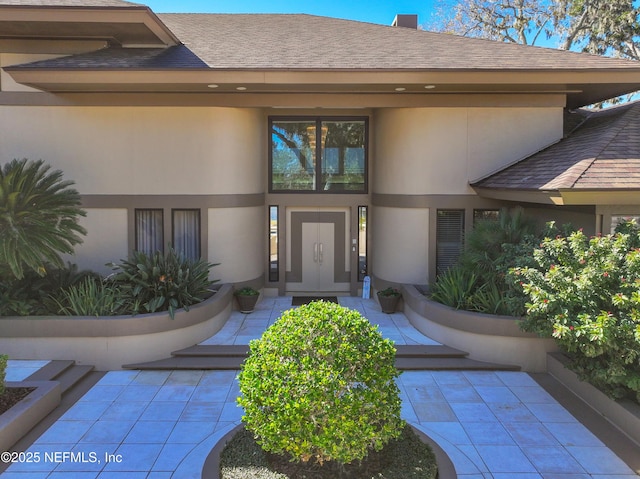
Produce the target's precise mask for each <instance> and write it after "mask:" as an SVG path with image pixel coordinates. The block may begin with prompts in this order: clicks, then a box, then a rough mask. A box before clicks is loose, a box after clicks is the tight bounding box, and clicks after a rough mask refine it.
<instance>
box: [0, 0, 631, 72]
mask: <svg viewBox="0 0 640 479" xmlns="http://www.w3.org/2000/svg"><path fill="white" fill-rule="evenodd" d="M0 1H7V0H0ZM10 1H11V0H10ZM50 1H52V0H50ZM58 1H87V2H89V1H91V2H95V1H105V2H108V1H116V0H58ZM158 17H159V18H160V19H161V20H162V22H163V23H164V24H165V25H166V26H167V27H168V28H169V29H170V30H171V31H172V32H173V33H175V34H176V36H177V37H178V38H179V39H180V40H181V41H182V42H183V44H184V46H185V47H186V48H187V49H188V50H189V51H190V52H191V53H190V54H189V55H186V50H184V49H176V52H178V53H180V55H181V56H184V55H186V56H189V57H190V58H191V65H193V66H194V67H199V68H203V67H205V68H206V67H208V68H213V69H241V70H260V69H268V70H274V69H275V70H282V69H285V70H289V69H302V70H314V69H319V70H328V69H331V70H341V69H343V70H352V71H353V70H373V71H376V70H414V71H415V70H441V69H444V70H450V71H451V70H453V71H455V70H464V71H469V70H489V71H497V70H501V69H511V70H518V69H521V70H525V71H530V70H536V69H543V70H544V69H553V70H556V69H565V70H572V69H576V70H589V69H596V68H606V67H611V68H638V67H639V65H638V63H636V62H631V61H629V60H623V59H615V58H603V57H600V56H595V55H587V54H583V53H575V52H567V51H561V50H554V49H548V48H537V47H530V46H523V45H515V44H507V43H499V42H493V41H488V40H481V39H473V38H466V37H459V36H455V35H450V34H443V33H433V32H426V31H420V30H413V29H410V28H399V27H391V26H384V25H376V24H370V23H363V22H356V21H351V20H341V19H335V18H328V17H319V16H312V15H304V14H190V13H184V14H183V13H176V14H158ZM94 55H95V58H93V59H92V56H94ZM149 55H156V56H157V57H156V59H155V60H154V61H153V62H152V63H151V64H150V63H149ZM149 55H141V54H140V52H139V51H137V50H135V49H134V50H129V49H127V50H125V51H111V52H109V51H102V52H98V53H95V54H85V55H79V56H77V57H71V58H67V59H65V60H57V59H54V60H49V61H45V62H40V63H34V64H31V65H29V67H40V68H48V67H50V68H57V67H63V68H74V67H78V68H82V67H84V66H87V65H91V66H94V67H98V68H110V67H112V68H113V67H115V68H118V67H121V66H126V67H128V68H149V66H150V65H152V66H153V67H154V68H163V67H164V68H173V67H175V66H176V64H175V59H176V56H177V53H175V52H172V53H170V54H168V55H160V54H159V52H149ZM196 58H197V59H199V60H196ZM182 60H183V59H181V60H180V61H182ZM74 62H75V63H74ZM163 62H164V63H163ZM179 63H180V62H179Z"/></svg>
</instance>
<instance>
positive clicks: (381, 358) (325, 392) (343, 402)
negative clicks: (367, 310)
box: [238, 301, 404, 464]
mask: <svg viewBox="0 0 640 479" xmlns="http://www.w3.org/2000/svg"><path fill="white" fill-rule="evenodd" d="M394 360H395V348H394V347H393V343H392V342H391V341H390V340H388V339H384V338H383V337H382V336H381V335H380V333H379V332H378V331H377V328H376V327H374V326H372V325H371V324H369V322H368V321H367V320H366V319H365V318H363V317H362V316H361V315H360V314H359V313H358V312H357V311H353V310H350V309H347V308H344V307H341V306H339V305H337V304H333V303H327V302H323V301H317V302H312V303H309V304H308V305H305V306H301V307H299V308H297V309H291V310H289V311H286V312H285V313H283V315H282V316H281V317H280V318H279V319H278V320H277V321H276V322H275V323H274V324H273V325H272V326H271V327H270V328H268V329H267V330H266V331H265V332H264V334H263V336H262V337H261V338H260V339H258V340H253V341H251V344H250V354H249V357H248V359H247V360H246V361H245V363H244V364H243V366H242V371H241V372H240V375H239V382H240V391H241V393H242V396H241V397H239V398H238V403H239V404H240V406H242V407H243V408H244V410H245V415H244V417H243V421H244V423H245V426H246V427H247V429H249V430H250V431H252V432H253V433H254V434H255V436H256V439H257V442H258V443H259V444H260V445H261V447H262V448H263V449H264V450H266V451H269V452H273V453H276V454H285V455H287V454H288V455H290V457H291V460H293V461H305V462H306V461H308V460H310V459H314V460H315V461H317V462H318V463H319V464H322V463H324V462H326V461H337V462H338V463H342V464H348V463H351V462H352V461H354V460H360V459H362V458H364V457H365V456H366V455H367V453H368V452H369V451H371V450H380V449H381V448H382V447H383V445H384V444H386V443H387V442H388V441H389V440H390V439H392V438H396V437H398V436H399V434H400V432H401V430H402V427H403V425H404V422H403V421H402V420H401V419H400V406H401V401H400V397H399V390H398V387H397V385H396V383H395V379H396V378H397V377H398V375H399V372H398V370H397V369H396V368H395V366H394Z"/></svg>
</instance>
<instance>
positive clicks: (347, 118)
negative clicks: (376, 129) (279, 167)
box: [267, 115, 369, 195]
mask: <svg viewBox="0 0 640 479" xmlns="http://www.w3.org/2000/svg"><path fill="white" fill-rule="evenodd" d="M277 121H301V122H302V121H308V122H311V121H314V122H315V123H316V151H315V153H316V165H315V174H316V178H322V142H321V141H318V140H320V137H321V135H322V128H321V127H322V122H349V121H354V122H355V121H361V122H363V123H364V184H363V188H362V189H361V190H344V191H331V190H327V191H325V190H323V189H322V188H321V184H320V182H318V183H317V184H316V185H315V188H314V189H313V190H282V189H274V188H273V134H272V133H271V131H272V127H273V123H274V122H277ZM267 133H268V137H269V165H268V169H269V174H268V176H269V185H268V186H269V188H268V189H269V193H276V194H302V195H308V194H315V195H340V194H343V195H362V194H368V192H369V117H368V116H304V115H302V116H269V117H268V132H267Z"/></svg>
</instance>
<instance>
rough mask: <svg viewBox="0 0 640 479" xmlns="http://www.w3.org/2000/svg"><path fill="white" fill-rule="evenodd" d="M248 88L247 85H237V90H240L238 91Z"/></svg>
mask: <svg viewBox="0 0 640 479" xmlns="http://www.w3.org/2000/svg"><path fill="white" fill-rule="evenodd" d="M246 89H247V87H246V86H237V87H236V90H238V91H245V90H246Z"/></svg>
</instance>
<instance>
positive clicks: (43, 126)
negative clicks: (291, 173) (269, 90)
mask: <svg viewBox="0 0 640 479" xmlns="http://www.w3.org/2000/svg"><path fill="white" fill-rule="evenodd" d="M0 124H2V125H3V127H2V129H0V158H2V159H4V160H7V159H12V158H32V159H40V158H41V159H43V160H45V161H46V162H48V163H49V164H51V165H52V166H53V167H55V168H59V169H61V170H62V171H63V172H65V178H69V179H72V180H74V181H75V182H76V188H77V189H78V191H79V192H80V193H83V194H92V195H96V194H111V195H116V194H138V195H148V194H190V195H194V194H245V193H261V192H263V191H264V181H263V178H264V172H265V169H266V161H265V160H264V158H265V154H266V152H265V151H264V143H263V138H264V135H265V134H266V132H265V131H264V125H263V121H262V116H261V114H260V112H259V110H254V109H236V108H183V107H40V106H32V107H24V106H16V107H11V106H6V107H1V108H0Z"/></svg>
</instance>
